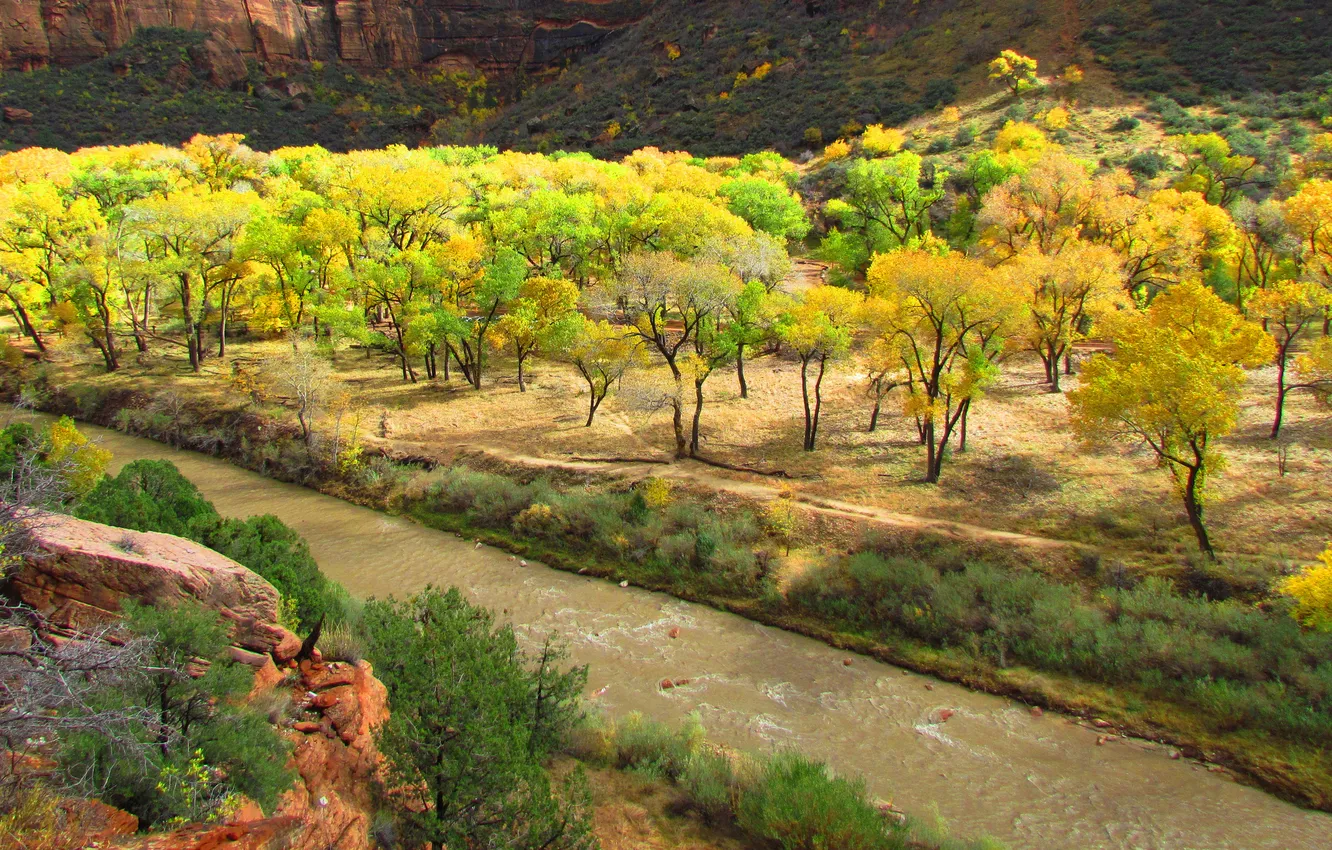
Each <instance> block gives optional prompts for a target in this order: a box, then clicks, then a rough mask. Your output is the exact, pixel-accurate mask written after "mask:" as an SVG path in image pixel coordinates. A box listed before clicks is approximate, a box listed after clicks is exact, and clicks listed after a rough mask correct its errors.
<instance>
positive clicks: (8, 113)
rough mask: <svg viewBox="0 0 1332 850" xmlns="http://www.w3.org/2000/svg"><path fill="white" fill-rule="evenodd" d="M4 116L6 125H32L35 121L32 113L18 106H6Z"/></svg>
mask: <svg viewBox="0 0 1332 850" xmlns="http://www.w3.org/2000/svg"><path fill="white" fill-rule="evenodd" d="M4 116H5V123H6V124H31V123H32V119H33V115H32V113H31V112H29V111H28V110H26V109H20V108H19V107H17V106H6V107H5V108H4Z"/></svg>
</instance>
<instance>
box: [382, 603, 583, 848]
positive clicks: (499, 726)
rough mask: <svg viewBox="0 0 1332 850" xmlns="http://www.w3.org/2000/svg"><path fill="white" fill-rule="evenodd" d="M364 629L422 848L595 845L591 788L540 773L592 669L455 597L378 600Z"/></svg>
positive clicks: (394, 775)
mask: <svg viewBox="0 0 1332 850" xmlns="http://www.w3.org/2000/svg"><path fill="white" fill-rule="evenodd" d="M363 624H364V628H365V631H366V636H367V640H368V646H369V655H370V657H371V659H372V660H373V661H374V663H375V672H376V674H377V675H378V676H379V678H380V679H381V680H382V681H383V682H384V685H385V687H387V689H388V693H389V706H390V710H391V713H390V716H389V719H388V721H386V722H385V723H384V724H383V725H382V726H380V727H379V729H378V732H377V733H376V739H377V742H378V744H379V748H380V752H382V753H383V754H384V757H385V759H386V761H387V766H388V769H389V775H390V778H391V781H392V782H393V784H394V786H395V787H398V788H401V789H403V793H404V795H405V796H406V797H407V798H408V799H410V800H411V804H410V805H408V806H407V807H406V809H405V811H403V813H402V818H403V820H404V822H405V826H406V827H407V832H408V834H409V837H410V839H411V840H413V841H418V842H424V841H429V842H433V843H434V844H435V845H436V846H449V847H506V848H515V850H541V848H549V850H560V849H562V848H568V850H575V848H577V849H578V850H581V848H591V847H594V846H595V839H594V838H593V837H592V835H591V830H590V823H589V818H588V813H587V807H588V804H589V800H588V797H587V791H586V787H585V786H582V785H580V784H579V783H578V782H577V781H575V782H573V783H571V784H566V785H565V786H564V787H563V788H560V789H558V790H556V789H552V787H551V782H550V780H549V778H548V777H547V775H546V773H545V771H544V770H543V768H542V760H543V759H545V758H546V757H548V756H549V755H550V754H551V753H552V752H553V750H554V748H555V747H557V746H558V745H559V744H560V743H561V742H562V740H563V738H564V735H565V734H566V733H567V732H568V730H569V728H570V725H571V724H572V722H573V720H574V719H575V717H576V716H577V709H576V699H577V696H578V694H579V692H580V691H581V690H582V687H583V684H584V682H585V681H586V670H585V668H574V669H572V670H561V669H559V666H558V664H559V660H560V652H559V650H558V649H557V648H556V646H555V645H554V644H550V643H547V644H546V645H545V647H544V648H543V650H542V651H541V652H540V653H539V654H538V656H537V657H536V658H530V657H528V656H527V655H526V654H524V653H523V652H522V651H521V650H520V649H519V648H518V643H517V639H516V637H515V636H514V633H513V629H512V628H511V627H509V626H500V627H496V626H495V625H494V619H493V617H492V615H491V614H490V613H489V612H488V611H486V610H484V609H481V608H477V607H475V606H472V605H470V604H468V603H467V602H466V601H465V600H464V599H463V598H462V595H461V594H460V593H459V592H458V591H457V589H456V588H455V589H450V590H449V591H447V592H440V591H438V590H435V589H433V588H427V589H426V590H425V591H423V592H422V593H420V594H418V595H417V596H415V597H413V598H412V599H410V600H407V601H394V600H385V601H379V600H372V601H370V602H369V603H368V604H367V605H366V608H365V614H364V620H363Z"/></svg>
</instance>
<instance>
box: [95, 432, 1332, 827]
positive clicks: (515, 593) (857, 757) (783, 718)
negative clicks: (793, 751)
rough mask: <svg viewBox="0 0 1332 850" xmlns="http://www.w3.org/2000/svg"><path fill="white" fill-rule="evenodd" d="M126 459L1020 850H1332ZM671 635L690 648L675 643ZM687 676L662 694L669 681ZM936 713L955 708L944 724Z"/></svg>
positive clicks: (987, 711) (1212, 785) (613, 705)
mask: <svg viewBox="0 0 1332 850" xmlns="http://www.w3.org/2000/svg"><path fill="white" fill-rule="evenodd" d="M85 430H86V431H87V432H88V433H89V434H90V435H92V436H94V437H95V438H96V439H98V440H99V441H100V442H101V443H102V444H103V445H104V446H105V447H107V448H109V449H111V450H112V451H113V452H114V455H115V459H114V462H113V465H112V466H113V471H114V470H115V469H118V468H119V466H120V465H122V464H124V463H127V462H129V461H130V460H133V459H135V458H166V459H170V460H171V461H173V462H174V463H175V464H176V465H177V466H178V467H179V468H180V469H181V471H182V472H183V473H184V474H185V475H186V476H188V477H189V478H190V480H191V481H193V482H194V483H195V484H196V485H197V486H198V487H199V489H200V490H202V491H203V493H204V495H205V496H207V497H208V498H209V499H211V500H212V501H213V503H214V504H215V505H216V506H217V508H218V510H219V511H221V512H222V513H223V514H227V515H233V516H249V515H253V514H263V513H271V514H275V515H276V516H278V517H279V518H281V519H282V520H283V521H284V522H286V523H287V524H289V525H291V526H292V527H293V528H295V529H296V530H297V531H299V532H300V533H301V534H303V535H305V538H306V539H307V540H308V541H309V543H310V548H311V551H312V552H313V553H314V556H315V558H316V559H317V560H318V561H319V564H320V566H321V567H322V568H323V570H324V572H325V573H327V574H328V575H329V576H331V577H332V578H335V579H337V580H338V581H340V582H342V583H343V584H344V585H345V586H346V587H347V588H348V589H349V590H350V591H351V592H352V593H353V594H355V595H357V596H362V597H368V596H385V595H389V594H399V595H401V594H406V593H410V592H412V591H414V590H417V589H419V588H421V587H424V586H425V585H427V584H435V585H442V586H448V585H458V586H459V587H461V588H463V589H464V590H465V591H466V593H467V594H468V595H469V597H470V598H471V599H473V600H474V601H475V602H478V603H480V604H483V605H486V606H488V607H490V608H493V609H495V610H496V611H497V612H498V611H502V612H503V616H506V617H508V618H510V619H511V620H512V622H513V623H514V624H515V626H516V627H517V628H518V629H519V630H520V631H521V632H525V633H527V634H529V635H542V634H544V633H547V632H556V633H558V634H560V635H562V636H564V637H565V639H567V640H568V641H569V642H570V644H571V648H572V651H573V656H574V658H575V659H576V660H577V661H578V662H581V663H587V664H589V665H590V668H591V669H590V676H589V681H588V691H589V693H590V694H597V696H596V697H595V700H596V702H598V703H600V704H601V705H603V706H604V707H605V708H606V709H607V710H608V711H610V712H612V713H623V712H628V711H641V712H643V713H644V714H646V715H649V716H651V717H654V718H658V719H661V720H664V721H667V722H670V723H676V722H678V721H679V720H680V719H682V718H683V717H684V716H685V715H687V714H688V713H689V712H691V711H697V712H699V713H700V714H701V715H702V718H703V723H704V726H705V727H706V729H707V730H708V734H709V736H710V737H712V738H714V739H716V740H719V741H723V742H726V743H730V744H734V745H737V746H740V747H744V748H749V749H762V748H770V747H780V746H794V747H798V748H800V749H801V750H803V751H805V752H806V753H809V754H811V755H813V756H817V757H819V758H822V759H826V760H827V761H828V762H829V763H830V764H831V765H832V766H833V767H834V768H835V769H836V770H838V771H839V772H842V773H844V774H862V775H864V776H865V777H866V778H867V780H868V782H869V784H870V787H871V790H872V791H873V793H874V794H876V795H878V796H880V797H883V798H885V799H890V800H892V802H893V803H894V804H895V805H897V806H898V807H900V808H902V809H904V810H907V811H910V812H913V813H916V814H918V815H923V816H926V817H929V816H930V812H931V807H932V806H937V810H938V813H939V815H940V816H941V817H942V818H943V819H944V820H945V821H946V822H947V823H948V825H949V826H950V827H951V829H952V830H953V831H954V832H955V833H956V834H961V835H976V834H988V835H992V836H994V837H995V838H998V839H1000V840H1001V841H1003V842H1005V843H1006V844H1008V846H1009V847H1012V848H1032V849H1033V850H1036V848H1040V850H1048V849H1051V848H1142V850H1156V849H1157V848H1160V849H1161V850H1164V849H1165V848H1171V850H1184V848H1189V850H1219V849H1220V848H1233V850H1258V848H1272V850H1278V848H1280V850H1326V848H1332V816H1328V815H1325V814H1321V813H1317V812H1309V811H1304V810H1301V809H1299V808H1297V807H1295V806H1292V805H1289V804H1287V803H1284V802H1282V801H1280V800H1278V799H1276V798H1274V797H1272V796H1270V795H1268V794H1265V793H1263V792H1261V791H1258V790H1255V789H1253V788H1248V787H1244V786H1241V785H1238V784H1236V783H1234V782H1232V781H1230V780H1229V779H1227V778H1226V777H1224V776H1219V775H1217V774H1214V773H1210V772H1208V771H1207V769H1206V768H1205V767H1202V766H1200V765H1197V764H1194V763H1191V762H1189V761H1188V760H1185V759H1181V760H1178V761H1172V760H1171V759H1170V758H1169V755H1168V751H1167V750H1166V749H1165V748H1162V747H1157V746H1155V745H1151V744H1147V743H1144V742H1134V741H1124V740H1120V741H1114V742H1110V743H1107V744H1105V745H1104V746H1098V745H1097V744H1096V740H1097V737H1098V733H1097V731H1095V730H1091V729H1087V728H1083V727H1081V726H1077V725H1074V724H1073V723H1072V722H1070V721H1069V720H1068V719H1067V718H1065V717H1062V716H1060V715H1057V714H1054V713H1046V714H1045V715H1044V716H1043V717H1033V716H1032V714H1031V712H1030V711H1029V710H1028V709H1027V708H1026V707H1025V706H1023V705H1021V704H1019V703H1016V702H1014V701H1012V700H1007V699H1004V698H1000V697H994V696H990V695H987V694H982V693H976V692H973V691H969V690H966V689H964V688H961V687H958V686H955V685H951V684H948V683H946V682H940V681H937V680H934V679H931V678H929V677H926V676H921V675H916V674H914V673H907V672H905V671H903V670H900V669H898V668H896V667H892V666H889V665H886V664H880V663H877V662H874V661H871V660H869V659H867V658H863V657H855V658H854V659H853V661H852V663H851V664H850V665H849V666H847V665H845V664H844V663H843V661H844V660H845V659H847V658H848V657H850V656H848V654H847V653H845V652H840V651H838V650H835V649H832V648H830V647H827V646H825V645H823V644H821V643H819V642H817V641H814V640H810V639H808V638H804V637H800V636H797V635H793V634H788V633H786V632H782V631H779V630H776V629H772V628H768V627H765V626H761V625H757V624H755V623H752V622H750V621H748V620H745V619H743V618H741V617H737V616H734V615H731V614H725V613H721V612H718V611H714V610H712V609H709V608H707V607H704V606H700V605H694V604H690V603H685V602H680V601H678V600H675V599H673V598H671V597H669V596H665V595H662V594H658V593H652V592H648V591H645V590H641V589H637V588H620V587H618V586H616V585H614V584H611V583H608V582H605V581H600V580H595V579H589V578H584V577H582V576H578V575H573V574H569V573H564V572H560V571H557V570H552V569H548V568H545V567H542V566H540V565H538V564H535V563H531V564H529V565H527V566H525V567H524V566H522V565H521V564H520V563H519V562H518V561H516V560H514V559H513V558H511V557H510V556H509V555H508V554H507V553H505V552H501V551H499V550H496V549H491V548H488V547H485V546H480V547H478V546H476V545H475V544H474V543H472V542H471V541H465V540H460V539H458V538H457V537H455V536H453V535H451V534H447V533H443V532H439V531H434V530H431V529H427V528H423V527H421V526H419V525H416V524H414V523H412V522H410V521H408V520H405V519H400V518H395V517H390V516H386V515H384V514H381V513H378V512H376V511H373V510H370V509H367V508H361V507H356V506H354V505H351V504H348V503H346V502H343V501H340V500H338V499H335V498H332V497H330V496H324V495H321V494H319V493H316V492H314V491H311V490H307V489H305V488H302V487H297V486H294V485H288V484H281V483H278V482H274V481H271V480H268V479H265V478H263V477H261V476H259V475H256V474H254V473H251V472H247V471H245V470H242V469H240V468H238V467H235V466H233V465H231V464H229V463H226V462H224V461H220V460H216V459H214V458H209V457H205V456H203V455H199V454H195V453H191V452H179V451H174V450H172V449H170V448H168V447H166V446H163V445H160V444H158V443H154V442H150V441H147V440H141V439H136V438H132V437H126V436H124V435H121V434H119V433H116V432H114V431H107V430H103V429H98V428H93V427H90V426H89V427H86V429H85ZM675 628H678V629H679V636H678V638H675V639H672V638H670V637H669V636H668V633H669V632H670V630H672V629H675ZM668 677H669V678H672V679H679V678H687V679H689V680H690V684H687V685H685V686H683V687H678V688H674V689H671V690H661V689H660V688H659V687H658V683H659V682H661V680H662V679H665V678H668ZM942 709H951V710H952V711H953V712H955V713H954V714H953V715H952V716H951V717H949V718H948V719H947V720H946V722H932V721H937V720H938V718H939V716H940V715H939V712H940V710H942Z"/></svg>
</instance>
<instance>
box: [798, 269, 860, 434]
mask: <svg viewBox="0 0 1332 850" xmlns="http://www.w3.org/2000/svg"><path fill="white" fill-rule="evenodd" d="M863 303H864V296H862V295H861V294H860V293H858V292H853V291H852V290H849V289H844V288H842V287H840V286H827V285H822V286H815V287H813V288H811V289H810V290H808V291H807V292H806V293H805V294H804V297H802V298H801V299H799V300H798V301H797V302H796V303H795V304H793V305H792V306H791V307H790V308H789V309H788V310H787V311H786V313H785V314H784V315H783V316H782V318H781V319H780V320H779V322H778V325H777V334H778V336H779V337H780V338H781V340H782V342H783V343H784V344H786V345H787V346H789V347H790V348H791V350H792V351H793V352H795V355H796V357H798V358H800V394H801V402H802V405H803V407H804V414H805V436H804V441H803V443H802V446H803V448H804V449H805V451H807V452H812V451H814V448H815V445H816V444H817V440H818V435H819V415H820V414H821V413H822V411H823V376H824V374H825V373H826V372H827V369H828V363H829V362H830V361H835V360H838V359H840V358H842V357H845V356H846V355H847V354H848V353H849V352H850V350H851V341H852V334H853V332H854V330H855V325H856V321H857V320H858V318H859V311H860V308H861V305H862V304H863ZM811 365H813V366H815V367H816V368H815V372H814V375H813V379H814V383H813V386H812V387H811V386H810V377H811V375H810V366H811ZM811 396H812V399H811Z"/></svg>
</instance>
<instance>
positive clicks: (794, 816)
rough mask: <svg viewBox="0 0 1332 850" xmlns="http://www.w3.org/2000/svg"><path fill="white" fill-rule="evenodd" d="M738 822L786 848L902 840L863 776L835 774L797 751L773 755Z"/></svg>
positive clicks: (843, 849)
mask: <svg viewBox="0 0 1332 850" xmlns="http://www.w3.org/2000/svg"><path fill="white" fill-rule="evenodd" d="M737 822H738V824H739V825H740V828H741V829H743V830H744V831H745V832H746V833H748V834H750V835H753V836H755V837H757V838H759V839H760V840H763V841H767V842H771V843H773V844H774V845H776V846H778V847H781V848H782V850H825V848H834V847H836V848H838V850H880V848H895V847H901V846H903V843H902V841H901V839H900V838H899V837H898V836H896V835H894V833H893V830H892V829H891V827H890V826H889V823H888V821H887V820H886V819H885V818H884V817H883V815H881V814H880V813H879V811H878V810H877V809H876V808H875V807H874V806H873V805H872V804H871V803H870V802H869V800H868V798H867V796H866V793H865V785H864V782H863V781H852V780H849V779H843V778H841V777H834V776H831V775H830V774H829V772H828V768H827V766H826V765H824V764H823V763H822V762H817V761H813V760H811V759H808V758H806V757H804V756H802V755H800V754H798V753H793V752H785V753H779V754H777V755H775V756H773V757H772V758H771V759H769V760H768V762H767V763H766V764H765V765H764V766H763V772H762V774H761V775H760V776H759V778H758V781H757V782H756V783H755V785H754V787H753V788H751V789H749V790H748V791H747V792H746V793H745V794H744V795H742V796H741V798H740V805H739V811H738V812H737Z"/></svg>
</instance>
